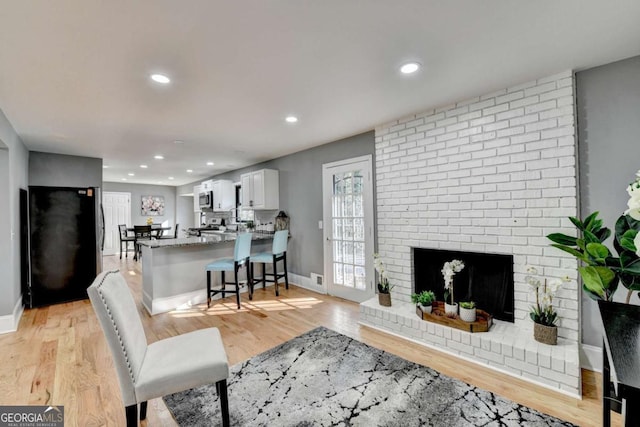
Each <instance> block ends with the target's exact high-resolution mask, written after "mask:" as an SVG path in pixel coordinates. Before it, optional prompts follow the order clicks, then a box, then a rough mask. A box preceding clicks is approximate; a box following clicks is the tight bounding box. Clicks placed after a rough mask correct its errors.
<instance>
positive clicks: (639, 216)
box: [624, 171, 640, 247]
mask: <svg viewBox="0 0 640 427" xmlns="http://www.w3.org/2000/svg"><path fill="white" fill-rule="evenodd" d="M627 193H628V194H629V201H628V202H627V206H628V207H629V209H627V210H626V211H625V212H624V213H625V215H629V216H630V217H631V218H633V219H635V220H636V221H640V171H638V172H637V173H636V179H635V181H633V182H632V183H631V184H629V186H628V187H627ZM636 247H638V245H636Z"/></svg>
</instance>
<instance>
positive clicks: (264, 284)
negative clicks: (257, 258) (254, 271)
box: [262, 262, 267, 289]
mask: <svg viewBox="0 0 640 427" xmlns="http://www.w3.org/2000/svg"><path fill="white" fill-rule="evenodd" d="M262 289H267V264H266V263H264V262H263V263H262Z"/></svg>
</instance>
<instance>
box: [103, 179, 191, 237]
mask: <svg viewBox="0 0 640 427" xmlns="http://www.w3.org/2000/svg"><path fill="white" fill-rule="evenodd" d="M102 191H118V192H124V193H131V222H132V223H133V224H131V225H143V224H146V222H147V218H149V217H148V216H145V215H142V214H141V210H142V209H141V208H142V196H164V215H163V216H154V217H153V222H155V223H161V222H164V221H167V222H168V226H169V227H173V225H174V224H175V223H176V188H175V187H170V186H166V185H146V184H126V183H120V182H105V183H103V185H102ZM191 211H192V213H193V206H192V207H191ZM180 228H183V227H182V225H181V226H180Z"/></svg>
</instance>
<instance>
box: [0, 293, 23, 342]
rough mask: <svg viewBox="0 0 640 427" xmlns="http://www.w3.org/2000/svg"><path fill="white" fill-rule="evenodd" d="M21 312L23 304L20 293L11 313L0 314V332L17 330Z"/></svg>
mask: <svg viewBox="0 0 640 427" xmlns="http://www.w3.org/2000/svg"><path fill="white" fill-rule="evenodd" d="M23 312H24V306H23V305H22V295H20V298H18V301H16V305H15V306H14V307H13V313H11V314H7V315H4V316H0V334H6V333H8V332H15V331H17V330H18V324H19V323H20V319H21V318H22V313H23Z"/></svg>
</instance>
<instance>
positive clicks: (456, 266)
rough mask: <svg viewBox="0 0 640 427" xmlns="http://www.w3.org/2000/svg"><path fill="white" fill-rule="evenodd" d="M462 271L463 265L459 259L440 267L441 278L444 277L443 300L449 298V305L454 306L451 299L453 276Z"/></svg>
mask: <svg viewBox="0 0 640 427" xmlns="http://www.w3.org/2000/svg"><path fill="white" fill-rule="evenodd" d="M463 269H464V263H463V262H462V261H460V260H459V259H454V260H452V261H447V262H445V263H444V265H443V266H442V276H443V277H444V294H445V295H444V299H445V300H447V299H449V297H451V305H453V304H454V299H453V276H455V275H456V273H460V272H461V271H462V270H463Z"/></svg>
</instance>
